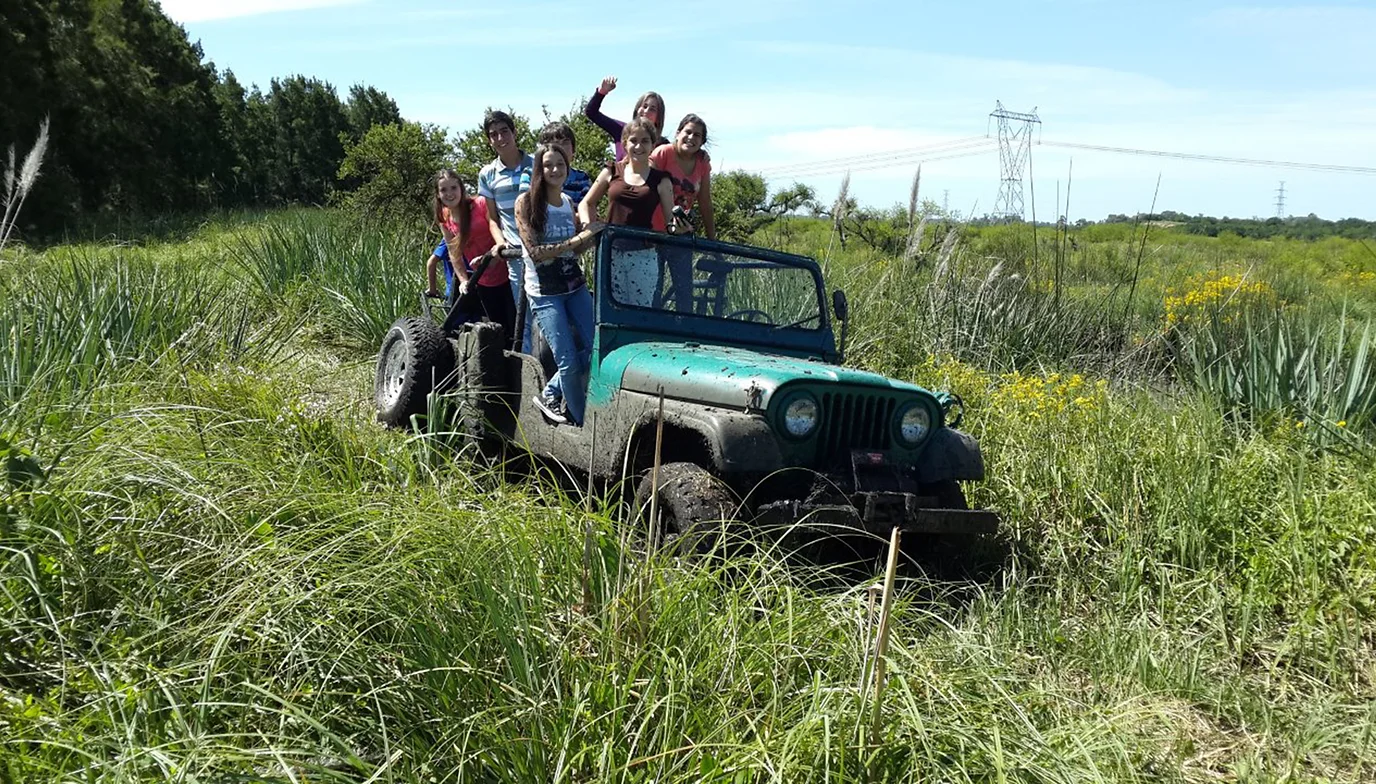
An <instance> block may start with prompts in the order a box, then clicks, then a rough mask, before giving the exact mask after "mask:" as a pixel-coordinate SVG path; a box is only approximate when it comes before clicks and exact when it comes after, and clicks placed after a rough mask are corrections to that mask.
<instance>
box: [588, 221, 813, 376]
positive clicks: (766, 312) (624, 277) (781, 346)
mask: <svg viewBox="0 0 1376 784" xmlns="http://www.w3.org/2000/svg"><path fill="white" fill-rule="evenodd" d="M631 254H638V260H637V261H636V262H635V263H636V264H637V265H638V266H637V267H636V269H635V270H631V269H629V267H630V265H629V264H626V266H624V267H623V266H621V265H622V264H624V263H626V262H627V260H628V259H630V258H631ZM675 264H677V265H679V266H678V268H677V270H675V269H673V266H674V265H675ZM686 270H691V274H692V285H693V288H692V291H693V294H692V295H691V298H687V297H684V296H681V295H680V294H679V289H677V288H676V287H675V280H674V277H675V273H676V272H677V274H678V275H679V276H682V275H683V273H684V271H686ZM632 272H634V274H631V273H632ZM594 273H595V275H594V279H595V281H596V284H595V304H594V308H595V312H594V317H595V319H596V321H597V324H598V327H599V329H600V330H601V331H602V332H603V333H604V334H603V336H602V340H601V341H600V342H602V343H603V344H604V345H603V346H602V349H603V351H606V350H609V349H611V348H613V347H614V346H613V345H608V344H616V345H624V344H626V343H633V342H639V341H642V340H664V339H666V338H669V339H675V338H677V339H682V340H683V341H684V342H705V343H713V344H722V345H730V346H739V347H743V348H744V347H748V348H752V349H753V348H758V349H761V350H764V351H768V352H773V353H782V354H790V355H795V356H800V357H816V358H819V359H823V360H826V361H828V362H835V361H837V360H838V359H839V357H838V355H837V352H836V338H835V335H834V333H833V331H832V322H831V314H830V312H829V309H828V307H827V297H826V289H825V286H824V284H823V281H822V272H821V268H820V267H819V266H818V265H817V262H815V261H813V260H812V259H810V258H807V257H806V256H798V255H794V254H791V253H782V252H780V251H775V250H770V249H768V248H759V247H755V246H751V245H737V244H735V243H729V242H717V241H713V240H707V239H702V238H699V237H695V236H673V235H669V234H664V233H662V232H655V231H647V230H644V229H637V228H631V227H628V226H608V227H607V228H606V229H605V230H604V231H603V232H602V235H601V237H600V238H599V241H598V244H597V263H596V268H595V270H594ZM614 276H615V277H614ZM637 276H638V277H639V278H642V279H643V282H640V283H639V284H638V286H637V285H632V283H630V281H631V280H632V279H633V278H635V277H637ZM651 281H652V282H651ZM682 282H683V281H679V283H682ZM680 307H682V308H683V309H682V310H680V309H679V308H680ZM609 339H610V340H609Z"/></svg>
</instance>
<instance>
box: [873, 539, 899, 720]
mask: <svg viewBox="0 0 1376 784" xmlns="http://www.w3.org/2000/svg"><path fill="white" fill-rule="evenodd" d="M897 572H898V528H897V527H896V526H895V527H894V529H893V534H892V535H891V536H890V538H889V564H888V569H887V570H886V571H885V573H884V596H883V600H882V601H881V602H880V604H879V634H878V636H877V637H876V638H875V641H874V714H873V718H872V719H871V721H870V742H871V743H878V742H879V714H880V709H881V708H882V707H883V705H884V675H885V672H884V670H885V667H884V655H885V654H886V653H887V652H888V650H889V612H890V610H891V609H892V608H893V581H894V576H895V574H896V573H897Z"/></svg>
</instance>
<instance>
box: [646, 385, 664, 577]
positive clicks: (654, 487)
mask: <svg viewBox="0 0 1376 784" xmlns="http://www.w3.org/2000/svg"><path fill="white" fill-rule="evenodd" d="M663 450H664V387H660V388H659V412H658V413H656V414H655V461H654V463H653V464H651V466H650V523H649V525H650V530H649V531H648V532H647V533H646V538H647V539H648V540H649V542H650V552H654V551H655V550H657V549H659V525H658V516H659V461H660V456H661V455H662V454H663Z"/></svg>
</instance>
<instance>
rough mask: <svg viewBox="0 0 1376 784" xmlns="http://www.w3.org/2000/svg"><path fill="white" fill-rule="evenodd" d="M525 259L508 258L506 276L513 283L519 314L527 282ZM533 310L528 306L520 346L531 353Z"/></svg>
mask: <svg viewBox="0 0 1376 784" xmlns="http://www.w3.org/2000/svg"><path fill="white" fill-rule="evenodd" d="M525 261H526V260H525V259H523V258H517V259H507V260H506V278H507V280H508V281H509V282H510V283H511V301H512V302H513V303H514V307H515V308H516V313H517V314H518V315H519V314H520V312H521V289H522V284H523V283H524V282H525V280H524V276H525V270H526V267H525ZM532 312H533V309H532V308H530V307H527V308H526V324H525V329H524V330H522V335H523V337H522V338H521V346H520V350H521V353H523V354H529V353H530V328H531V325H532V324H534V323H535V319H534V318H533V317H532V316H531V313H532ZM514 349H515V347H513V350H514Z"/></svg>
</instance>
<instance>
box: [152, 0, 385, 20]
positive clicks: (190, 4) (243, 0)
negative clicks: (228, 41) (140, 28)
mask: <svg viewBox="0 0 1376 784" xmlns="http://www.w3.org/2000/svg"><path fill="white" fill-rule="evenodd" d="M362 1H363V0H161V2H160V3H159V4H160V5H161V6H162V10H163V12H164V13H166V14H167V15H168V16H170V17H172V19H173V20H174V21H177V22H183V23H185V22H209V21H213V20H216V19H234V18H236V17H240V16H257V15H259V14H270V13H275V12H278V11H300V10H304V9H310V8H328V7H330V6H337V5H353V4H356V3H359V2H362Z"/></svg>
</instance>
